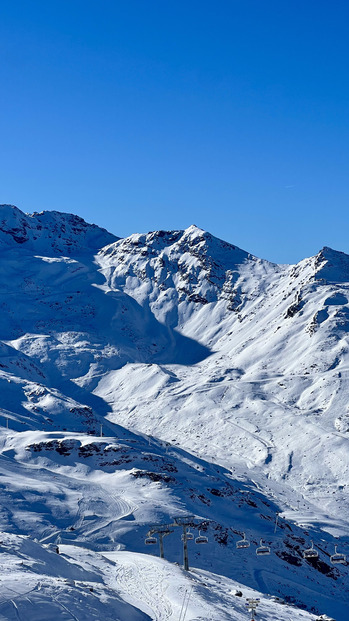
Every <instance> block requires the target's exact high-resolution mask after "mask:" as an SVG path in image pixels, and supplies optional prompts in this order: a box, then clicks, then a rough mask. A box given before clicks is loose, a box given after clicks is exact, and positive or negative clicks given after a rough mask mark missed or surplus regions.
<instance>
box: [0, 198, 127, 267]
mask: <svg viewBox="0 0 349 621" xmlns="http://www.w3.org/2000/svg"><path fill="white" fill-rule="evenodd" d="M117 240H118V237H116V236H115V235H112V234H111V233H108V231H106V230H105V229H102V228H100V227H99V226H97V225H95V224H88V223H87V222H85V220H83V218H80V217H79V216H75V215H73V214H69V213H62V212H59V211H41V212H34V213H32V214H27V213H24V212H23V211H21V210H20V209H18V207H16V206H15V205H0V247H1V246H2V247H8V246H13V245H14V246H16V245H17V244H21V245H23V246H24V247H25V248H27V249H29V250H33V251H34V252H38V253H42V254H53V255H60V254H73V253H81V252H86V251H94V250H95V251H98V250H99V249H100V248H102V247H103V246H106V245H107V244H110V243H112V242H114V241H117Z"/></svg>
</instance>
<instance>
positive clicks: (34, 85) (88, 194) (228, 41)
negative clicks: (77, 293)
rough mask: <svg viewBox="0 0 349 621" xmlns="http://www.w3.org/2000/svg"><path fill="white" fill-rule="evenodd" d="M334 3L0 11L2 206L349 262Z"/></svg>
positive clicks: (342, 11) (149, 2)
mask: <svg viewBox="0 0 349 621" xmlns="http://www.w3.org/2000/svg"><path fill="white" fill-rule="evenodd" d="M348 23H349V3H348V2H347V0H342V1H341V0H337V1H336V2H333V3H330V2H328V0H327V1H322V0H307V1H304V0H270V1H269V0H216V1H215V2H213V1H207V0H200V1H197V0H186V1H183V0H122V1H118V0H101V1H100V2H97V1H96V0H93V1H90V0H84V1H80V0H59V1H56V0H49V1H47V0H30V1H29V0H28V1H24V0H16V2H13V0H2V2H1V3H0V80H1V85H2V93H1V115H0V135H1V161H0V182H1V183H0V188H1V193H0V202H2V203H4V202H6V203H12V204H16V205H17V206H18V207H19V208H20V209H22V210H23V211H26V212H32V211H41V210H43V209H57V210H60V211H67V212H72V213H76V214H78V215H81V216H82V217H84V218H85V219H86V220H88V221H90V222H95V223H96V224H99V225H101V226H104V227H106V228H108V229H109V230H110V231H112V232H114V233H115V234H117V235H120V236H126V235H129V234H131V233H133V232H145V231H149V230H153V229H173V228H186V227H187V226H189V225H190V224H192V223H194V224H197V225H198V226H200V227H202V228H205V229H207V230H209V231H210V232H211V233H213V234H214V235H217V236H218V237H221V238H223V239H226V240H227V241H230V242H232V243H234V244H236V245H238V246H240V247H242V248H244V249H245V250H248V251H249V252H252V253H254V254H256V255H257V256H261V257H263V258H266V259H269V260H271V261H277V262H284V263H292V262H296V261H298V260H300V259H302V258H304V257H305V256H309V255H312V254H315V253H316V252H317V251H318V250H319V249H320V248H321V247H322V246H324V245H328V246H332V247H334V248H336V249H338V250H343V251H344V252H348V253H349V236H348V225H349V209H348V204H349V201H348V199H349V188H348V163H349V114H348V113H349V80H348V68H349V63H348V61H349V50H348V45H349V44H348Z"/></svg>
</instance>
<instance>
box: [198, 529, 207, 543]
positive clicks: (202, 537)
mask: <svg viewBox="0 0 349 621" xmlns="http://www.w3.org/2000/svg"><path fill="white" fill-rule="evenodd" d="M195 543H208V539H207V537H206V536H205V535H202V534H201V531H200V530H199V536H198V537H196V539H195Z"/></svg>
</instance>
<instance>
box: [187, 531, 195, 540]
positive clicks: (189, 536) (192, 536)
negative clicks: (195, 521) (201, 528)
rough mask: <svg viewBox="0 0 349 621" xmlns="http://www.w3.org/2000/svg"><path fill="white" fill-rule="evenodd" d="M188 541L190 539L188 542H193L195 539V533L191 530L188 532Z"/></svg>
mask: <svg viewBox="0 0 349 621" xmlns="http://www.w3.org/2000/svg"><path fill="white" fill-rule="evenodd" d="M187 539H188V541H191V540H192V539H194V535H193V533H191V532H190V530H188V532H187Z"/></svg>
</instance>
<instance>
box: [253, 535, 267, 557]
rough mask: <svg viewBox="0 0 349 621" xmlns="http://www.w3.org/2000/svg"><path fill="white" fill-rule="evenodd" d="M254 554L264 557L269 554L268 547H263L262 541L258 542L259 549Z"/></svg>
mask: <svg viewBox="0 0 349 621" xmlns="http://www.w3.org/2000/svg"><path fill="white" fill-rule="evenodd" d="M256 554H257V556H266V555H267V554H270V548H269V546H264V545H263V540H262V539H261V540H260V542H259V548H257V549H256Z"/></svg>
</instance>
